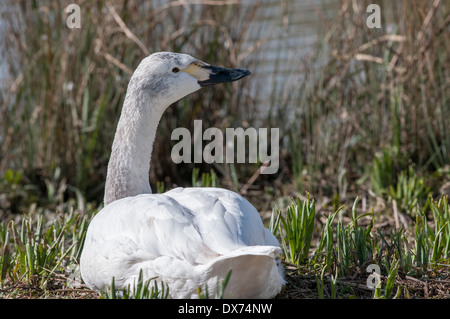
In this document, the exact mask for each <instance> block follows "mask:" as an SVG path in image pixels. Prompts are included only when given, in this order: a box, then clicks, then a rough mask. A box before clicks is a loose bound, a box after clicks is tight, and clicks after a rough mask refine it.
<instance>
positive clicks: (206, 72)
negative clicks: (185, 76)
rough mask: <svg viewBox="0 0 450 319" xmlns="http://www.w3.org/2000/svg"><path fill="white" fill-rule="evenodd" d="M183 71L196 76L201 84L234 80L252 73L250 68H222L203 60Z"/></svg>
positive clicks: (206, 84)
mask: <svg viewBox="0 0 450 319" xmlns="http://www.w3.org/2000/svg"><path fill="white" fill-rule="evenodd" d="M182 71H184V72H186V73H189V74H190V75H192V76H194V77H196V78H197V79H198V84H200V85H201V86H208V85H214V84H218V83H225V82H233V81H237V80H239V79H242V78H243V77H246V76H247V75H250V74H251V73H250V71H249V70H245V69H227V68H221V67H218V66H214V65H210V64H207V63H205V62H201V61H196V62H193V63H191V64H190V65H189V67H187V68H186V69H184V70H182Z"/></svg>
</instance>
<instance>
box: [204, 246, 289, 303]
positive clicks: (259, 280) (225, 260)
mask: <svg viewBox="0 0 450 319" xmlns="http://www.w3.org/2000/svg"><path fill="white" fill-rule="evenodd" d="M279 254H280V248H279V247H275V246H248V247H243V248H239V249H237V250H234V251H232V252H231V253H228V254H226V255H223V256H221V257H219V258H217V259H216V260H214V262H211V264H210V265H208V267H207V271H206V273H207V276H208V277H209V278H211V279H209V280H208V287H209V290H210V291H209V293H210V296H214V292H215V287H216V284H217V279H218V278H221V279H223V278H225V277H226V275H227V273H228V272H229V271H230V270H231V271H232V272H231V277H230V280H229V281H228V284H227V286H226V289H225V293H224V297H225V298H272V297H275V295H277V294H278V293H279V292H280V291H281V288H282V287H283V285H284V283H285V281H284V278H283V271H282V268H281V265H280V260H279V259H278V255H279Z"/></svg>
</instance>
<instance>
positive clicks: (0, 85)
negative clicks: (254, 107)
mask: <svg viewBox="0 0 450 319" xmlns="http://www.w3.org/2000/svg"><path fill="white" fill-rule="evenodd" d="M2 2H4V0H0V14H1V13H3V14H4V13H5V12H6V11H7V10H8V8H7V7H6V6H5V5H4V4H3V3H2ZM154 3H155V5H156V7H158V6H162V5H164V4H165V3H167V0H154ZM254 3H255V2H254V1H250V0H243V1H242V6H243V7H247V8H251V7H252V6H253V4H254ZM337 6H338V2H337V1H332V0H306V1H298V0H263V1H261V2H260V5H259V7H258V9H257V11H256V15H255V17H254V19H253V20H252V22H251V24H250V26H249V29H248V32H247V33H246V39H245V45H244V47H243V48H242V50H241V58H242V59H241V61H238V62H239V63H240V65H239V66H241V67H247V64H249V63H250V61H253V62H254V57H255V56H256V60H257V62H256V63H253V64H254V66H255V68H253V69H252V70H251V71H252V73H253V76H252V82H253V85H254V88H253V89H252V91H253V94H255V95H256V96H255V98H256V100H257V101H258V103H259V104H262V108H263V109H266V108H267V107H268V105H265V106H264V104H267V102H268V101H270V97H271V95H273V92H274V88H273V86H274V83H280V89H281V87H282V86H283V85H282V83H283V82H285V81H286V78H287V77H288V76H291V75H292V68H293V67H295V66H298V65H300V61H301V59H302V58H303V57H304V56H305V55H306V54H308V53H309V51H310V50H311V47H312V45H313V44H314V43H315V42H316V41H317V40H318V35H319V34H320V33H321V32H322V33H323V32H324V31H326V30H323V25H322V24H323V23H322V22H323V21H324V20H327V19H331V18H332V17H333V16H334V15H335V14H336V12H337V9H338V7H337ZM194 7H196V6H192V8H194ZM184 9H185V8H183V10H184ZM2 29H3V23H2V19H0V30H2ZM0 39H1V36H0ZM262 39H263V40H262ZM0 41H1V40H0ZM261 41H262V44H260V46H259V47H258V48H257V49H255V50H254V51H252V52H251V53H248V54H245V52H246V50H248V49H250V48H252V47H254V46H255V44H256V43H258V42H261ZM212 62H213V61H212ZM250 64H251V63H250ZM251 66H252V65H251ZM8 80H9V78H8V72H7V68H6V63H5V60H4V59H3V57H2V56H1V55H0V89H3V90H4V89H5V88H6V85H7V84H6V83H7V82H8ZM291 80H292V81H291V84H292V82H298V79H291ZM261 88H263V89H261ZM275 91H276V89H275ZM280 95H282V92H280ZM273 102H274V101H273V98H272V103H273Z"/></svg>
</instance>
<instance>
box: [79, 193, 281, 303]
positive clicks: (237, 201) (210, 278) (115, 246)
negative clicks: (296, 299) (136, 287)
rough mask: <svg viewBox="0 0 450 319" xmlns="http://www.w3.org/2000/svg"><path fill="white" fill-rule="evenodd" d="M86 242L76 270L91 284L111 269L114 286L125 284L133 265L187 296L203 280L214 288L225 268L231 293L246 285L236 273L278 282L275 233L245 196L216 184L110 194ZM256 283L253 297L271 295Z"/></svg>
mask: <svg viewBox="0 0 450 319" xmlns="http://www.w3.org/2000/svg"><path fill="white" fill-rule="evenodd" d="M86 243H87V244H88V245H85V247H89V251H85V252H84V253H83V256H82V259H84V260H82V261H81V262H82V264H84V266H83V267H82V272H83V273H82V275H83V278H85V281H86V282H89V284H90V286H92V287H91V288H93V289H97V290H98V289H102V288H103V287H104V286H106V285H109V284H110V283H111V278H112V276H114V278H115V282H116V286H117V287H120V286H123V287H126V286H127V285H128V284H133V280H135V279H136V278H137V277H138V275H139V270H140V269H142V270H143V271H144V275H145V277H147V278H152V277H155V276H157V277H159V278H160V279H161V280H163V281H164V282H165V283H167V284H168V285H169V291H171V292H172V293H173V294H171V295H172V297H175V298H180V297H184V298H191V297H195V296H196V294H197V287H198V286H199V285H202V286H204V284H205V283H206V284H208V286H209V287H213V288H214V287H215V284H216V281H217V277H219V278H223V277H224V276H225V275H226V274H227V272H228V271H229V270H230V269H233V273H232V276H231V281H230V284H229V288H227V291H228V290H229V291H233V290H237V288H238V287H239V290H240V291H241V292H240V293H238V292H236V291H234V292H233V297H236V298H239V296H241V293H243V294H242V296H247V293H250V292H251V291H246V288H242V286H243V285H242V280H243V279H245V280H249V279H250V278H251V280H252V281H255V280H258V278H259V277H261V278H260V279H261V280H264V283H266V284H265V285H266V286H267V278H269V277H270V276H272V277H274V280H273V282H274V285H280V288H281V284H282V283H283V282H284V281H283V280H282V279H281V280H280V278H278V277H277V276H282V275H281V273H280V271H278V267H276V265H275V262H276V261H275V258H276V257H277V256H278V254H279V253H280V249H279V247H278V246H279V245H278V242H277V240H276V238H275V237H274V236H273V235H272V234H271V233H270V231H268V230H267V229H266V228H265V227H264V226H263V224H262V221H261V218H260V216H259V214H258V212H257V211H256V209H255V208H254V207H253V206H252V205H251V204H250V203H248V201H246V200H245V199H244V198H243V197H241V196H240V195H238V194H236V193H233V192H231V191H228V190H224V189H217V188H184V189H183V188H177V189H174V190H172V191H169V192H167V193H165V194H157V195H154V194H144V195H138V196H134V197H127V198H124V199H121V200H117V201H115V202H113V203H111V204H109V205H107V206H106V207H105V208H104V209H103V210H102V211H100V212H99V213H98V214H97V215H96V216H95V218H94V219H93V220H92V222H91V225H90V227H89V230H88V233H87V235H86ZM99 264H102V267H99V266H98V265H99ZM89 265H92V267H89ZM95 269H97V271H95ZM98 269H102V270H103V272H102V273H101V274H99V273H98ZM248 272H253V273H254V274H253V275H252V276H250V274H249V273H248ZM275 277H276V278H275ZM86 279H88V280H86ZM255 284H256V282H252V283H249V285H248V287H249V288H248V289H256V288H251V287H257V286H258V285H255ZM244 286H245V285H244ZM263 286H264V284H263ZM269 286H270V284H269ZM171 287H172V289H170V288H171ZM257 289H260V290H261V291H260V292H258V293H257V294H256V296H261V297H271V296H266V295H267V293H268V292H264V290H265V288H264V289H261V288H257ZM267 289H268V290H267V291H269V293H270V292H273V290H274V288H273V287H267ZM278 291H279V289H278ZM174 292H176V293H175V294H174ZM212 294H213V295H214V293H212ZM250 295H252V296H254V295H255V294H250Z"/></svg>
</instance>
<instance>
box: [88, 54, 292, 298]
mask: <svg viewBox="0 0 450 319" xmlns="http://www.w3.org/2000/svg"><path fill="white" fill-rule="evenodd" d="M249 74H250V72H249V71H247V70H242V69H225V68H219V67H215V66H211V65H209V64H206V63H204V62H202V61H199V60H197V59H194V58H193V57H191V56H189V55H187V54H177V53H171V52H159V53H154V54H152V55H150V56H148V57H147V58H145V59H144V60H143V61H142V62H141V63H140V65H139V66H138V68H137V69H136V71H135V72H134V74H133V76H132V77H131V80H130V83H129V85H128V89H127V94H126V97H125V101H124V105H123V109H122V114H121V116H120V120H119V123H118V126H117V131H116V135H115V138H114V143H113V147H112V153H111V158H110V161H109V164H108V173H107V179H106V187H105V199H104V201H105V205H106V206H105V207H104V208H103V209H102V210H101V211H100V212H99V213H98V214H97V215H96V216H95V217H94V218H93V220H92V222H91V223H90V225H89V229H88V231H87V234H86V239H85V243H84V247H83V252H82V255H81V259H80V266H81V275H82V278H83V280H84V282H85V283H86V284H87V285H88V287H90V288H91V289H93V290H100V289H103V288H105V287H107V286H109V285H110V284H111V280H112V277H114V279H115V285H116V287H117V288H120V287H127V286H128V285H130V286H131V287H133V284H134V282H135V280H137V278H138V276H139V272H140V270H142V272H143V275H144V279H149V278H152V277H158V280H161V281H163V282H164V283H165V284H167V285H168V286H169V294H170V297H172V298H197V297H198V290H197V289H198V287H201V288H202V289H204V287H205V284H206V285H207V286H208V287H209V290H210V291H209V294H210V296H214V292H215V287H216V284H217V280H218V279H219V280H220V279H222V278H224V277H225V276H226V274H227V273H228V271H229V270H230V269H231V270H232V274H231V278H230V281H229V283H228V285H227V288H226V290H225V296H227V297H231V298H271V297H274V296H275V295H276V294H277V293H279V292H280V290H281V287H282V285H283V284H284V279H283V271H282V267H281V265H280V262H279V258H278V255H279V253H280V248H279V244H278V242H277V240H276V238H275V237H274V236H273V235H272V233H271V232H270V231H269V230H268V229H266V228H265V227H264V226H263V223H262V221H261V218H260V216H259V214H258V212H257V211H256V209H255V208H254V207H253V206H252V205H251V204H250V203H249V202H248V201H247V200H245V199H244V198H243V197H242V196H240V195H238V194H236V193H233V192H231V191H228V190H225V189H220V188H176V189H174V190H171V191H169V192H166V193H164V194H151V189H150V184H149V181H148V172H149V169H150V156H151V152H152V147H153V141H154V139H155V134H156V128H157V126H158V123H159V120H160V118H161V116H162V114H163V112H164V110H165V109H166V108H167V107H168V106H169V105H170V104H172V103H174V102H176V101H177V100H179V99H181V98H182V97H184V96H186V95H187V94H189V93H192V92H195V91H197V90H198V89H200V88H201V87H202V86H207V85H212V84H216V83H221V82H231V81H235V80H238V79H240V78H243V77H245V76H247V75H249Z"/></svg>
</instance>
